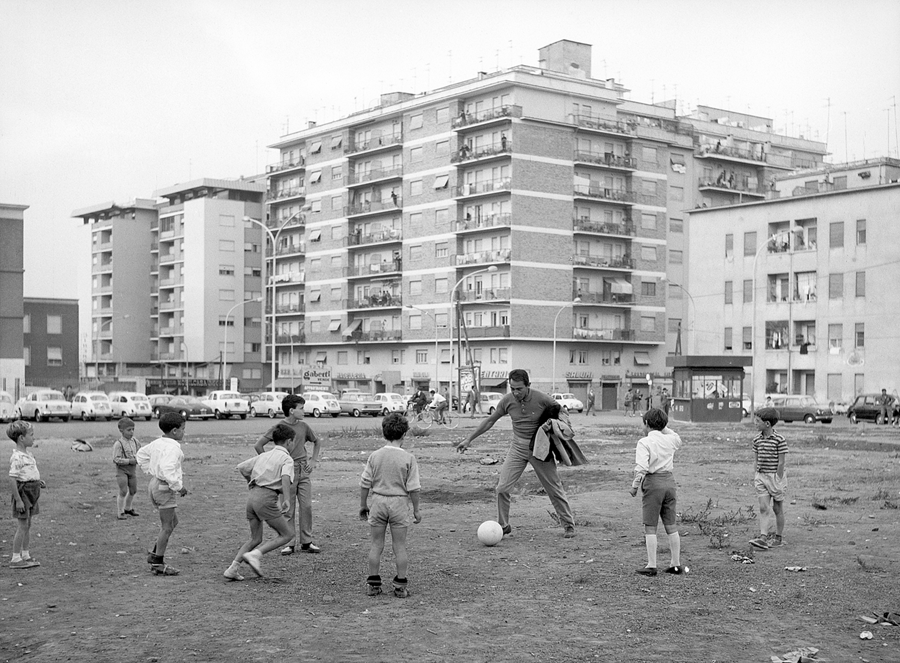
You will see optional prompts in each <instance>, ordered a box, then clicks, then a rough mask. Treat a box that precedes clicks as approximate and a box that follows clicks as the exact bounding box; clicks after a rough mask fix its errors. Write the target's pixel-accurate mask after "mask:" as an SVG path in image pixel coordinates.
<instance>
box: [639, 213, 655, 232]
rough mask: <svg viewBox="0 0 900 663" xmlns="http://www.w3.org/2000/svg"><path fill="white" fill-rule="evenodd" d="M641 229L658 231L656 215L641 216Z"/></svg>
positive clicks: (646, 214)
mask: <svg viewBox="0 0 900 663" xmlns="http://www.w3.org/2000/svg"><path fill="white" fill-rule="evenodd" d="M641 228H643V229H644V230H656V214H648V213H647V212H643V213H642V214H641Z"/></svg>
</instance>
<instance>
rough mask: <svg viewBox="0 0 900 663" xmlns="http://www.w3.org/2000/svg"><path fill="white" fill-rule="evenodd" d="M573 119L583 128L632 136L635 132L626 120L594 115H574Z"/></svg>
mask: <svg viewBox="0 0 900 663" xmlns="http://www.w3.org/2000/svg"><path fill="white" fill-rule="evenodd" d="M573 119H574V122H575V124H577V125H578V126H579V127H583V128H585V129H594V130H595V131H601V132H603V133H608V134H615V135H617V136H633V135H634V134H635V130H634V127H633V126H631V125H630V124H629V123H627V122H621V121H616V120H607V119H603V118H600V117H597V116H595V115H575V116H574V118H573Z"/></svg>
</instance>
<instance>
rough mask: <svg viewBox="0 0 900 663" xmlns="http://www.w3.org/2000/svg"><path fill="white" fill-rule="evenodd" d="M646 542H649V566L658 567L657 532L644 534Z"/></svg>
mask: <svg viewBox="0 0 900 663" xmlns="http://www.w3.org/2000/svg"><path fill="white" fill-rule="evenodd" d="M644 543H646V544H647V566H648V567H650V568H653V569H655V568H656V534H644Z"/></svg>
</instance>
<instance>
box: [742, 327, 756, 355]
mask: <svg viewBox="0 0 900 663" xmlns="http://www.w3.org/2000/svg"><path fill="white" fill-rule="evenodd" d="M741 343H742V344H743V346H744V350H752V349H753V329H752V327H744V328H743V329H742V330H741Z"/></svg>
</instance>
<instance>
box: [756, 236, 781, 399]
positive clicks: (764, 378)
mask: <svg viewBox="0 0 900 663" xmlns="http://www.w3.org/2000/svg"><path fill="white" fill-rule="evenodd" d="M778 236H779V234H778V233H775V234H774V235H772V236H771V237H768V238H767V239H766V241H765V242H763V243H762V245H761V246H760V247H759V248H758V249H756V255H755V256H753V272H752V274H751V279H752V281H753V316H752V318H751V320H750V359H751V360H752V361H753V382H752V383H751V384H750V413H751V414H752V413H754V412H756V401H755V398H754V397H755V394H756V384H755V383H756V376H757V366H756V345H757V344H756V308H757V304H758V301H757V299H758V297H757V296H756V262H757V260H759V254H760V253H762V250H763V249H765V248H767V247H768V246H769V242H773V241H775V240H776V239H778ZM763 356H764V357H765V354H763ZM762 374H763V390H765V385H766V382H765V381H766V371H765V367H763V369H762Z"/></svg>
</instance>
